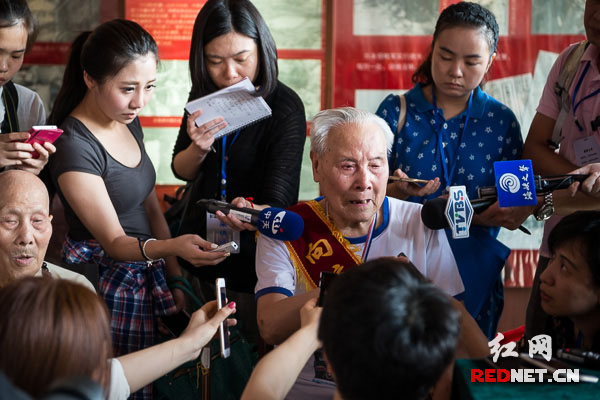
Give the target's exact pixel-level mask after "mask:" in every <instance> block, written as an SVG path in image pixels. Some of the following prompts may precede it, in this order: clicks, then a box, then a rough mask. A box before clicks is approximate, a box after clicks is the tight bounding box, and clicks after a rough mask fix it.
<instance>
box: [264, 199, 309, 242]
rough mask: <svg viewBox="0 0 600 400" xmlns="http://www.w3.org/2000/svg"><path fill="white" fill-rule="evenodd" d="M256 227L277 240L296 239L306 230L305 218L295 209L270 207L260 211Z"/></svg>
mask: <svg viewBox="0 0 600 400" xmlns="http://www.w3.org/2000/svg"><path fill="white" fill-rule="evenodd" d="M256 228H257V229H258V231H259V232H260V233H262V234H263V235H265V236H268V237H270V238H272V239H276V240H296V239H298V238H299V237H300V235H302V232H304V220H303V219H302V217H301V216H300V215H298V214H296V213H295V212H293V211H288V210H284V209H282V208H275V207H268V208H265V209H264V210H262V211H261V212H260V214H259V215H258V221H256Z"/></svg>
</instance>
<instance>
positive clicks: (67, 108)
mask: <svg viewBox="0 0 600 400" xmlns="http://www.w3.org/2000/svg"><path fill="white" fill-rule="evenodd" d="M150 53H152V54H154V56H155V57H156V59H157V61H158V48H157V46H156V42H155V41H154V39H153V38H152V36H150V34H149V33H148V32H146V31H145V30H144V28H142V27H141V26H140V25H138V24H137V23H135V22H133V21H128V20H124V19H115V20H112V21H109V22H106V23H104V24H102V25H100V26H98V27H97V28H96V29H94V31H92V32H83V33H81V34H80V35H79V36H78V37H77V38H76V39H75V40H74V41H73V44H72V45H71V55H70V56H69V61H68V62H67V66H66V68H65V74H64V77H63V83H62V86H61V88H60V91H59V92H58V95H57V96H56V99H55V100H54V107H53V109H52V112H51V113H50V116H49V117H48V123H50V124H53V125H58V126H60V125H61V124H62V123H63V121H64V120H65V118H66V117H67V116H68V115H69V114H70V113H71V112H72V111H73V109H74V108H75V107H77V105H78V104H79V103H80V102H81V101H82V100H83V97H84V96H85V93H86V92H87V86H86V84H85V81H84V80H83V71H85V72H87V74H88V75H89V76H90V77H91V78H92V79H93V80H94V81H96V82H98V83H103V82H104V81H105V80H106V79H107V78H110V77H112V76H115V75H116V74H118V73H119V71H120V70H121V69H122V68H123V67H125V66H126V65H127V64H129V63H130V62H132V61H134V60H135V59H136V58H138V57H142V56H145V55H147V54H150Z"/></svg>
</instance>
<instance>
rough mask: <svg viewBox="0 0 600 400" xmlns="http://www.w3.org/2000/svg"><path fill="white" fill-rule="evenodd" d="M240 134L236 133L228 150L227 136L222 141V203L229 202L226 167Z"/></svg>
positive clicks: (238, 131)
mask: <svg viewBox="0 0 600 400" xmlns="http://www.w3.org/2000/svg"><path fill="white" fill-rule="evenodd" d="M239 134H240V130H239V129H238V130H237V131H236V132H235V135H234V136H233V139H232V140H231V143H230V144H229V148H227V136H223V139H222V141H221V144H222V146H221V200H222V201H227V171H226V166H227V158H228V154H229V152H230V151H231V147H232V146H233V144H234V143H235V141H236V139H237V138H238V136H239Z"/></svg>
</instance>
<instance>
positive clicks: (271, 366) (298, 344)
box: [242, 298, 322, 400]
mask: <svg viewBox="0 0 600 400" xmlns="http://www.w3.org/2000/svg"><path fill="white" fill-rule="evenodd" d="M316 304H317V299H316V298H312V299H310V300H309V301H308V302H307V303H306V304H305V305H304V306H303V307H302V309H301V310H300V314H301V319H302V327H301V328H300V329H299V330H297V331H296V332H295V333H294V334H293V335H292V336H290V337H289V338H288V339H287V340H286V341H285V342H283V343H282V344H281V345H279V346H277V347H276V348H275V349H274V350H271V351H270V352H269V353H268V354H267V355H265V356H264V357H263V358H262V359H261V360H260V362H259V363H258V364H257V365H256V367H255V368H254V371H252V375H251V376H250V380H249V381H248V384H247V385H246V388H245V389H244V393H243V394H242V399H247V400H251V399H260V400H263V399H265V400H271V399H283V398H284V397H285V396H286V395H287V393H288V392H289V391H290V389H291V388H292V386H293V385H294V382H296V379H297V377H298V375H299V374H300V372H301V371H302V368H303V367H304V365H305V364H306V362H307V361H308V359H309V358H310V356H311V355H312V354H313V353H314V352H315V351H316V350H317V349H318V348H319V347H320V343H319V340H318V339H317V331H318V329H319V318H320V316H321V310H322V309H321V307H317V306H316Z"/></svg>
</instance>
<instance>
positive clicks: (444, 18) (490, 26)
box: [412, 1, 499, 85]
mask: <svg viewBox="0 0 600 400" xmlns="http://www.w3.org/2000/svg"><path fill="white" fill-rule="evenodd" d="M456 27H468V28H475V29H481V31H482V33H483V34H484V35H485V38H486V40H487V42H488V46H489V49H490V55H492V54H494V53H495V52H496V47H497V45H498V35H499V33H498V32H499V30H498V23H497V22H496V18H495V17H494V14H492V13H491V11H490V10H488V9H487V8H485V7H482V6H481V5H479V4H476V3H471V2H464V1H463V2H460V3H456V4H452V5H450V6H448V7H446V8H445V9H444V11H442V13H441V14H440V16H439V18H438V20H437V23H436V24H435V31H434V32H433V40H432V41H431V49H430V50H429V54H428V55H427V58H426V59H425V61H423V64H421V65H420V66H419V68H417V70H416V71H415V73H414V74H413V76H412V81H413V83H417V82H421V83H423V84H424V85H428V84H430V83H433V76H432V75H431V56H432V53H433V48H434V45H435V41H436V39H437V38H438V36H439V35H440V33H441V32H442V31H444V30H445V29H449V28H456Z"/></svg>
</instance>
